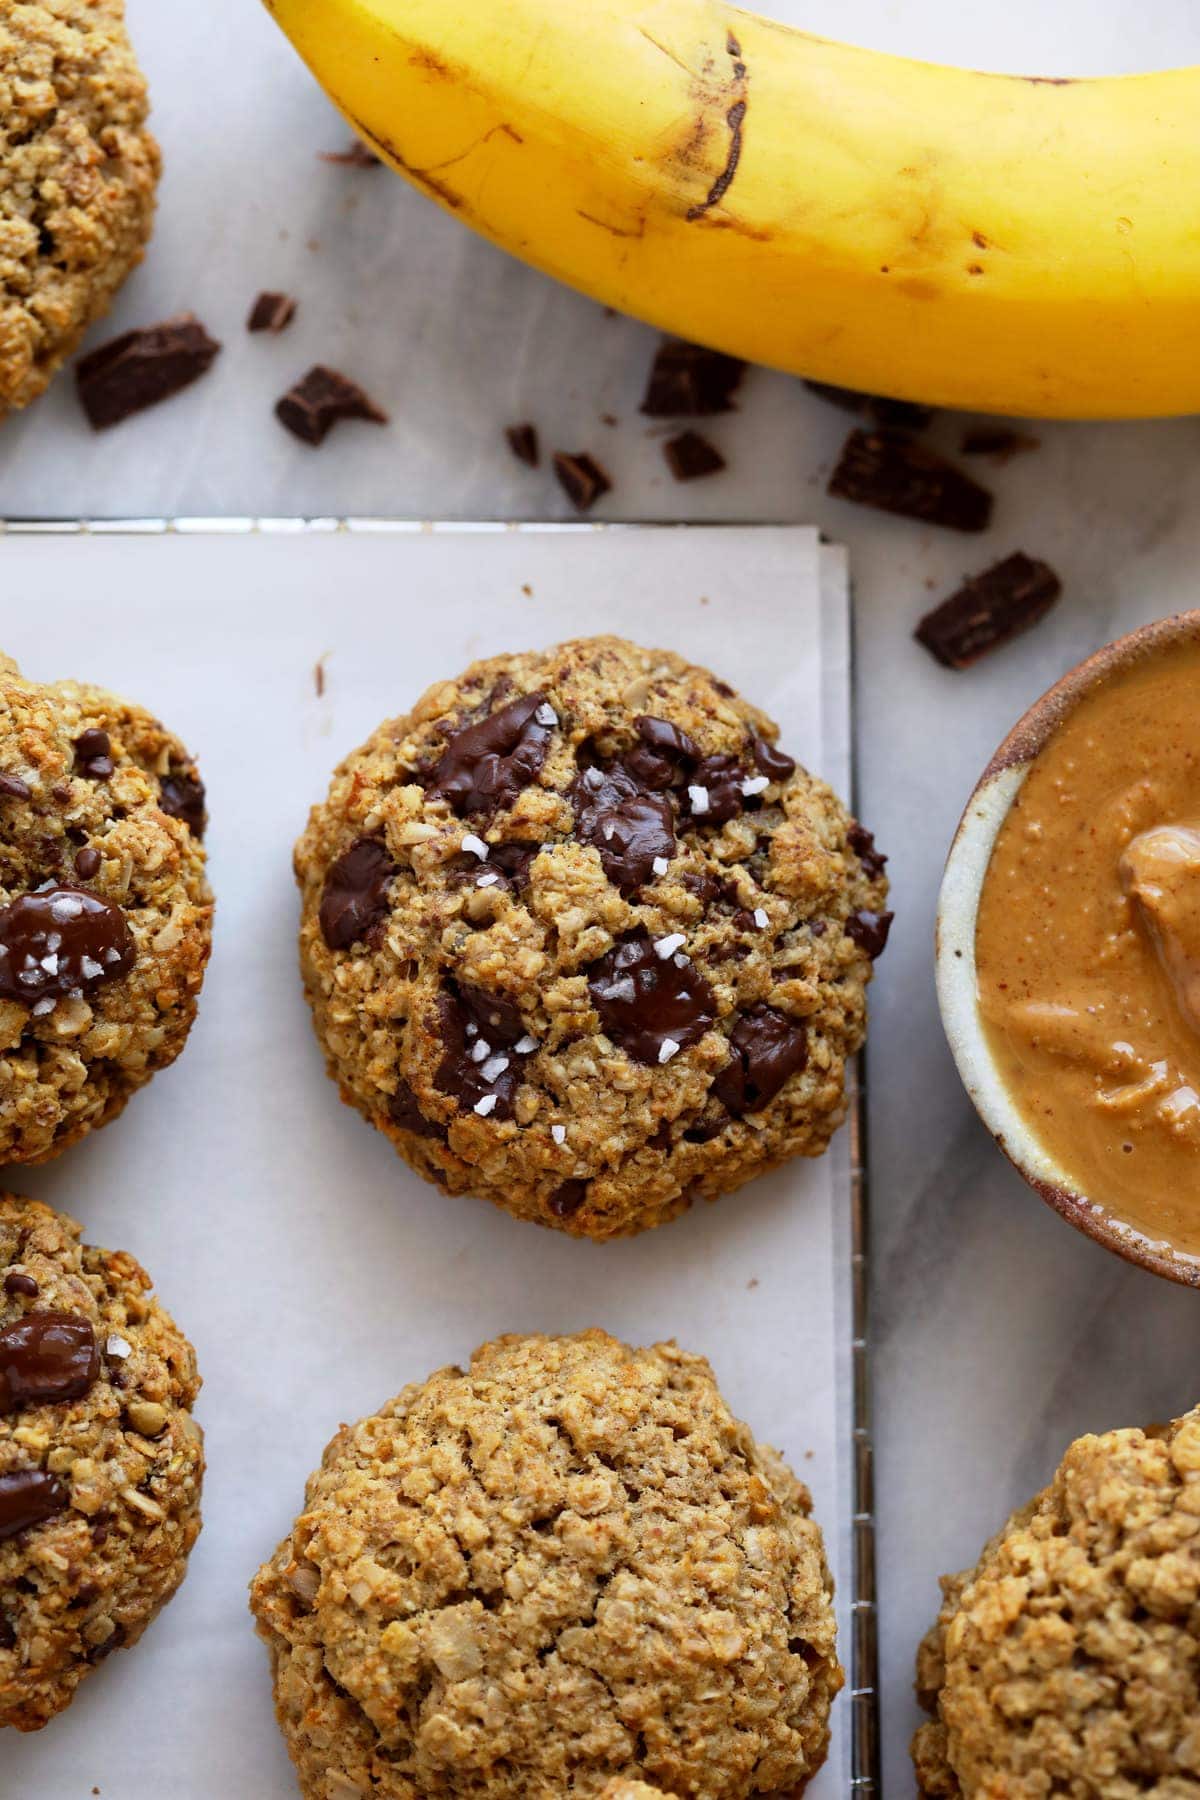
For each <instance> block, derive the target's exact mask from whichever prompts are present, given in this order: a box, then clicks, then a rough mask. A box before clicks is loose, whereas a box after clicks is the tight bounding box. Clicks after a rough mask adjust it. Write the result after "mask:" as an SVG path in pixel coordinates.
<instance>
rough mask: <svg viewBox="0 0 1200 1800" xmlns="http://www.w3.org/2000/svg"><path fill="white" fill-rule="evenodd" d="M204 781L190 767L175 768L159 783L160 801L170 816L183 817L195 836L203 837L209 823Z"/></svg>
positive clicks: (173, 817)
mask: <svg viewBox="0 0 1200 1800" xmlns="http://www.w3.org/2000/svg"><path fill="white" fill-rule="evenodd" d="M204 801H205V793H204V783H203V782H202V781H201V779H200V777H199V776H198V775H195V774H193V773H192V771H191V770H190V769H175V770H173V771H172V773H171V774H170V775H164V776H163V778H162V780H161V781H160V782H159V784H158V803H159V805H160V806H161V807H162V809H163V811H164V812H165V813H166V814H167V816H168V817H169V818H172V819H182V820H183V823H184V824H185V825H186V826H187V828H188V830H189V831H190V832H191V834H192V836H193V837H196V838H202V837H203V836H204V827H205V825H206V824H207V823H208V814H207V813H206V812H205V810H204Z"/></svg>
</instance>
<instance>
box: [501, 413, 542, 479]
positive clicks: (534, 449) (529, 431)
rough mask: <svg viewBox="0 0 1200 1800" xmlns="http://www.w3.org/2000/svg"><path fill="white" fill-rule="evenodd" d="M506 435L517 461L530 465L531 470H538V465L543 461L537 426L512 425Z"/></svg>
mask: <svg viewBox="0 0 1200 1800" xmlns="http://www.w3.org/2000/svg"><path fill="white" fill-rule="evenodd" d="M504 435H505V437H506V438H507V439H508V447H509V449H510V450H511V451H512V453H513V455H514V456H515V457H516V459H517V461H518V462H523V463H526V464H528V466H529V467H530V468H531V469H536V468H537V466H538V463H539V462H540V461H541V451H540V449H539V448H538V434H537V426H536V425H530V424H524V425H510V426H508V428H507V429H506V431H505V433H504Z"/></svg>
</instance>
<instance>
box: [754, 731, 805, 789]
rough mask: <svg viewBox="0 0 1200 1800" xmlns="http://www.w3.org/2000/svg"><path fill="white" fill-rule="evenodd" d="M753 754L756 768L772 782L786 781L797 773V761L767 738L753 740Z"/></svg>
mask: <svg viewBox="0 0 1200 1800" xmlns="http://www.w3.org/2000/svg"><path fill="white" fill-rule="evenodd" d="M750 750H751V754H752V755H753V757H754V766H755V767H756V768H757V769H758V770H759V772H760V773H761V774H763V775H766V776H769V778H770V779H771V780H772V781H786V780H787V779H788V777H789V776H791V775H794V774H795V773H796V759H795V757H794V756H789V755H788V754H787V752H786V750H780V749H779V748H778V746H777V745H775V744H772V743H771V742H770V741H769V740H768V739H767V738H760V737H756V738H753V739H752V740H751V744H750Z"/></svg>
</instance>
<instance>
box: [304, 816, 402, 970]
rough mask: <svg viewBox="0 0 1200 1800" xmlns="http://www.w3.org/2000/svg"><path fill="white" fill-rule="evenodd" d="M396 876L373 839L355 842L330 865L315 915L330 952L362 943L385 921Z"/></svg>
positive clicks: (392, 867) (383, 850)
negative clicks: (390, 892) (374, 928)
mask: <svg viewBox="0 0 1200 1800" xmlns="http://www.w3.org/2000/svg"><path fill="white" fill-rule="evenodd" d="M397 872H398V871H397V868H396V865H395V863H394V862H393V861H392V859H391V857H390V856H389V855H388V853H387V851H386V850H385V848H384V846H383V845H382V844H381V843H380V842H379V840H378V839H377V838H359V839H358V842H357V843H354V844H351V846H350V848H349V849H348V850H344V851H343V852H342V854H341V855H340V856H339V857H338V859H337V861H336V862H335V863H333V864H331V866H330V870H329V873H328V875H326V877H325V886H324V888H323V889H322V892H321V905H320V909H319V911H318V914H317V917H318V920H319V922H320V926H321V936H322V937H323V938H324V939H325V942H326V943H327V944H328V946H329V948H330V949H331V950H346V949H348V948H349V947H350V945H351V944H356V943H358V942H359V941H360V940H362V939H365V938H366V936H367V934H368V932H369V931H370V930H371V929H372V927H373V926H375V925H378V924H379V923H380V922H381V921H382V920H383V919H385V918H386V917H387V910H388V902H387V896H388V889H389V887H390V886H391V884H392V881H393V879H394V877H395V876H396V874H397Z"/></svg>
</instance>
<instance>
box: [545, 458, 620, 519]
mask: <svg viewBox="0 0 1200 1800" xmlns="http://www.w3.org/2000/svg"><path fill="white" fill-rule="evenodd" d="M554 473H555V474H556V475H557V476H558V481H559V486H560V487H561V488H562V490H563V492H564V493H565V494H566V496H567V499H568V500H569V501H570V502H571V505H572V506H573V507H574V508H575V511H576V512H581V513H583V512H590V511H591V509H592V507H593V506H595V504H596V502H597V500H599V499H600V498H601V497H602V496H603V495H604V494H607V493H609V492H610V491H611V489H612V482H611V480H610V479H609V476H608V474H607V472H606V471H605V470H604V469H602V468H601V466H600V464H599V463H598V462H597V461H596V459H595V457H594V456H589V455H588V453H587V451H586V450H577V451H576V452H575V453H574V454H573V455H572V454H570V453H569V452H567V451H566V450H556V451H555V453H554Z"/></svg>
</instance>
